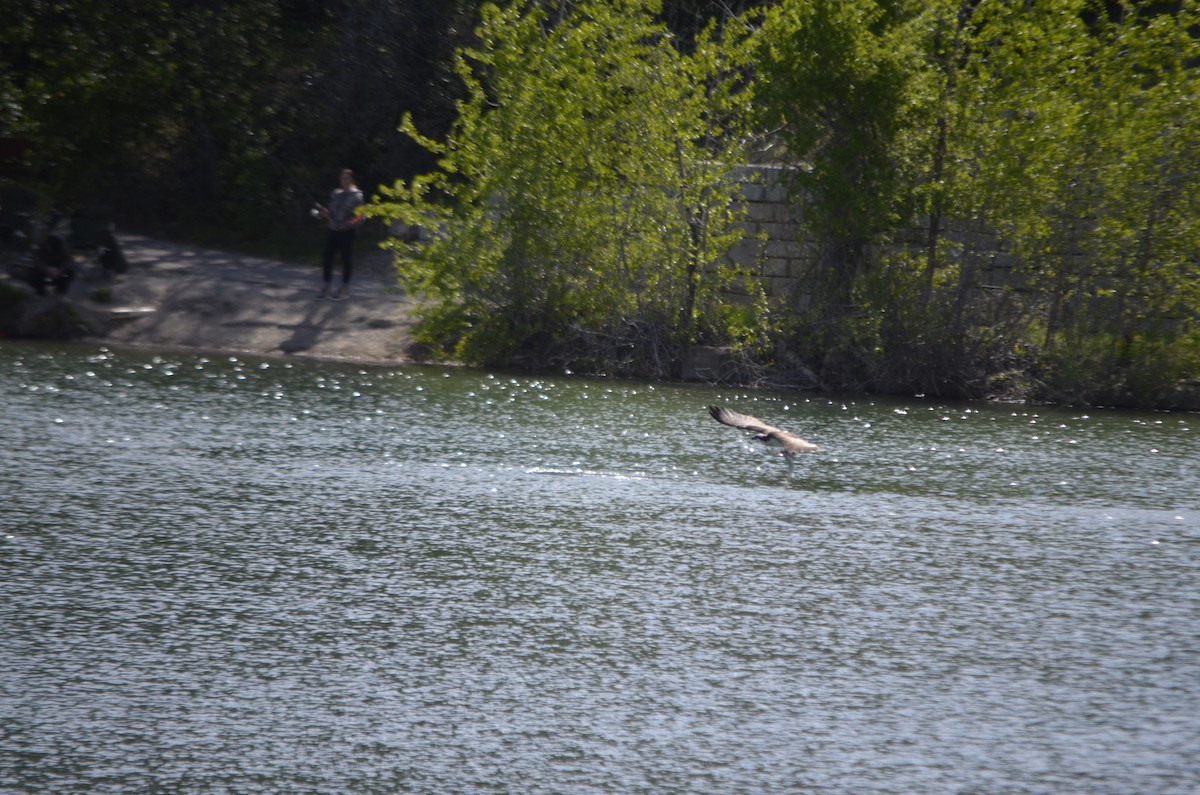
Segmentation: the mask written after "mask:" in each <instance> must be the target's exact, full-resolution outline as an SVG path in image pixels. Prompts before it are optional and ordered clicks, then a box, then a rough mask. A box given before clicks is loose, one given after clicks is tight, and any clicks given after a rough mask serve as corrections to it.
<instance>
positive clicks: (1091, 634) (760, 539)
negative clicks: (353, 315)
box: [0, 343, 1200, 795]
mask: <svg viewBox="0 0 1200 795" xmlns="http://www.w3.org/2000/svg"><path fill="white" fill-rule="evenodd" d="M0 396H2V398H3V413H2V414H0V438H2V441H3V452H2V453H0V456H2V464H3V466H2V469H0V477H2V479H3V480H2V482H3V498H2V501H0V660H3V666H2V668H0V791H4V792H14V793H26V792H28V793H41V792H54V793H66V792H79V793H84V792H86V793H105V792H139V793H140V792H195V793H220V792H228V793H279V792H296V793H309V792H311V793H398V792H420V793H474V792H505V793H509V792H511V793H633V792H645V793H714V794H718V793H719V794H722V795H723V794H725V793H783V792H788V793H793V792H795V793H818V792H820V793H826V792H829V793H902V792H903V793H917V792H919V793H943V792H945V793H1113V795H1131V794H1133V793H1140V794H1142V795H1145V794H1147V793H1180V794H1181V795H1182V794H1183V793H1193V792H1197V791H1200V717H1198V716H1200V577H1198V576H1197V575H1198V571H1200V417H1197V416H1196V415H1188V414H1141V413H1130V412H1105V411H1080V410H1064V409H1051V408H1030V407H1014V406H995V405H985V404H946V403H940V402H937V401H934V400H925V399H916V398H914V399H911V400H905V401H893V400H885V399H871V398H858V399H844V400H839V399H833V400H831V399H828V398H826V397H815V396H806V395H803V394H796V393H790V394H785V393H770V392H752V391H745V390H730V389H716V388H707V387H699V386H671V385H658V384H654V385H652V384H645V383H633V382H621V381H605V380H588V379H582V378H577V377H572V376H561V377H529V376H511V375H507V374H501V373H488V372H481V371H471V370H461V371H460V370H442V369H428V368H424V369H423V368H403V369H367V368H361V367H357V366H351V365H322V364H304V363H285V362H277V361H259V360H250V359H244V358H234V357H219V356H211V357H207V358H206V357H198V356H192V355H160V356H150V355H143V354H135V353H125V352H120V353H117V352H110V351H104V350H96V349H79V348H63V347H40V346H25V345H18V344H13V343H3V344H0ZM714 402H720V403H726V404H729V405H731V406H734V407H736V408H738V409H739V410H741V411H745V412H748V413H751V414H755V415H758V416H760V417H762V418H763V419H765V420H767V421H770V422H775V423H776V424H779V425H781V426H783V427H785V428H789V429H792V430H795V431H796V432H798V433H801V434H802V435H804V436H806V437H807V438H809V439H811V440H812V441H815V442H818V443H819V444H821V445H822V446H823V447H824V448H825V452H822V453H820V454H817V455H813V456H810V457H806V458H804V459H802V460H801V461H800V462H799V463H798V465H797V473H796V477H795V479H793V480H789V479H788V478H787V470H786V467H785V466H784V464H783V462H782V461H781V460H780V459H779V458H778V457H777V456H773V455H771V454H769V453H767V452H765V451H763V450H760V449H757V448H756V447H754V446H752V445H751V444H750V443H749V442H748V441H747V440H746V439H745V438H744V435H743V434H741V433H740V432H738V431H736V430H734V429H731V428H726V427H722V426H719V425H717V424H716V423H714V422H713V421H712V420H711V419H710V418H709V417H708V416H707V414H706V412H705V410H704V407H705V405H707V404H709V403H714Z"/></svg>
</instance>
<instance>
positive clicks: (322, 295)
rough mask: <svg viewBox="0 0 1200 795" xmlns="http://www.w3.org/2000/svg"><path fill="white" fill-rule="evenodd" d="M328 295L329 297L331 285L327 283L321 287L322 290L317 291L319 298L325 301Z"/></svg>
mask: <svg viewBox="0 0 1200 795" xmlns="http://www.w3.org/2000/svg"><path fill="white" fill-rule="evenodd" d="M328 297H329V285H328V284H327V285H325V286H324V287H322V288H321V292H319V293H317V300H318V301H324V300H325V299H326V298H328Z"/></svg>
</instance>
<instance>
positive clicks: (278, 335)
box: [22, 234, 415, 366]
mask: <svg viewBox="0 0 1200 795" xmlns="http://www.w3.org/2000/svg"><path fill="white" fill-rule="evenodd" d="M117 237H118V240H119V242H120V244H121V248H122V251H123V252H124V254H125V258H126V260H127V261H128V262H129V269H128V270H127V271H126V272H124V273H122V274H118V275H116V276H112V277H108V276H104V275H103V274H102V272H101V271H100V268H99V265H98V264H97V263H96V262H95V261H94V259H91V258H85V257H84V256H83V255H79V256H77V257H76V259H77V261H78V263H79V265H80V266H81V267H80V272H79V275H78V277H77V278H76V279H75V281H74V282H73V283H72V284H71V287H70V289H69V290H68V292H67V293H66V295H62V296H59V295H55V294H53V293H51V294H50V295H48V296H47V297H45V298H40V297H36V296H35V297H33V300H32V301H31V302H30V305H29V307H28V309H27V310H26V312H25V315H26V317H25V318H24V319H23V320H24V321H25V322H29V323H36V322H38V316H39V314H42V315H47V316H49V315H52V313H53V310H55V309H60V310H61V309H62V308H63V307H64V305H65V306H66V308H67V312H66V314H67V315H72V314H73V315H74V316H76V317H80V318H82V319H83V321H84V324H85V325H86V327H87V332H86V333H84V334H83V335H82V336H80V335H75V336H74V341H75V342H81V343H94V344H100V345H110V346H112V347H114V348H130V349H139V350H174V351H180V352H194V353H206V354H211V355H221V354H227V355H233V354H245V355H254V356H260V357H266V358H273V359H283V360H287V359H303V360H312V361H335V362H347V363H354V364H362V365H381V366H387V365H397V364H413V363H415V362H414V360H413V357H412V355H411V354H410V349H411V347H412V345H413V341H412V336H411V333H410V332H411V328H412V324H413V321H412V319H411V317H410V308H411V303H410V301H409V299H408V298H407V296H405V295H404V294H403V293H402V292H401V291H400V290H399V289H398V287H397V286H396V280H395V277H394V274H393V271H392V265H391V259H390V257H389V255H388V254H387V253H386V252H383V251H379V250H377V249H376V250H372V249H370V248H368V247H367V246H365V245H360V246H359V248H358V249H356V251H355V255H356V256H355V263H354V265H355V267H354V274H353V279H352V281H351V289H350V294H349V296H348V297H347V298H345V299H343V300H340V301H331V300H318V299H317V294H318V291H319V290H320V288H321V284H322V280H321V269H320V266H319V265H316V264H313V263H307V264H305V263H294V262H285V261H281V260H275V259H269V258H265V257H256V256H250V255H245V254H238V253H233V252H228V251H220V250H216V249H209V248H202V247H199V246H193V245H189V244H183V243H172V242H167V241H162V240H157V239H153V238H149V237H144V236H141V235H133V234H120V235H118V236H117ZM340 279H341V269H340V265H338V266H337V267H335V270H334V283H335V284H337V283H338V282H339V281H340ZM59 314H62V313H61V312H60V313H59ZM47 322H51V321H47ZM22 336H25V335H22ZM28 336H34V337H36V336H40V335H28Z"/></svg>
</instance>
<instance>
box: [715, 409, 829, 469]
mask: <svg viewBox="0 0 1200 795" xmlns="http://www.w3.org/2000/svg"><path fill="white" fill-rule="evenodd" d="M708 413H709V414H711V415H712V418H713V419H714V420H716V421H717V422H719V423H721V424H722V425H731V426H733V427H734V428H741V429H742V430H744V431H750V432H751V433H753V434H754V438H755V439H758V440H759V441H760V442H762V443H763V444H765V445H767V446H768V447H780V448H782V449H781V450H780V451H779V452H780V454H781V455H782V456H783V457H784V459H785V460H787V465H788V477H791V476H792V470H793V468H794V463H793V459H794V458H795V457H796V453H816V452H820V450H821V448H820V447H817V446H816V445H815V444H813V443H812V442H808V441H805V440H804V439H801V438H800V437H799V436H796V435H795V434H792V433H788V432H787V431H781V430H779V429H778V428H776V427H774V426H771V425H767V424H766V423H765V422H763V421H762V420H760V419H757V418H755V417H751V416H750V415H749V414H739V413H738V412H736V411H734V410H733V409H727V408H725V407H724V406H709V407H708Z"/></svg>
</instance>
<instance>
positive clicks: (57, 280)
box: [28, 235, 75, 295]
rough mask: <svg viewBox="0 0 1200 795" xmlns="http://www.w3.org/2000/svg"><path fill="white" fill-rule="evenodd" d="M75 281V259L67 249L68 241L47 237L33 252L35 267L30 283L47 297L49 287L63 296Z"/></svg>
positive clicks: (31, 272) (30, 270)
mask: <svg viewBox="0 0 1200 795" xmlns="http://www.w3.org/2000/svg"><path fill="white" fill-rule="evenodd" d="M74 280H75V258H74V257H73V256H71V250H70V248H68V247H67V241H65V240H63V239H62V238H61V237H59V236H58V235H47V236H46V239H45V240H43V241H42V242H41V243H40V244H39V245H38V247H37V249H36V250H35V251H34V252H33V267H32V268H30V269H29V277H28V281H29V283H30V284H31V285H32V286H33V289H34V290H35V291H36V292H37V294H38V295H45V294H46V288H47V287H53V288H54V291H55V292H57V293H59V294H62V293H65V292H66V291H67V289H68V288H70V286H71V282H72V281H74Z"/></svg>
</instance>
